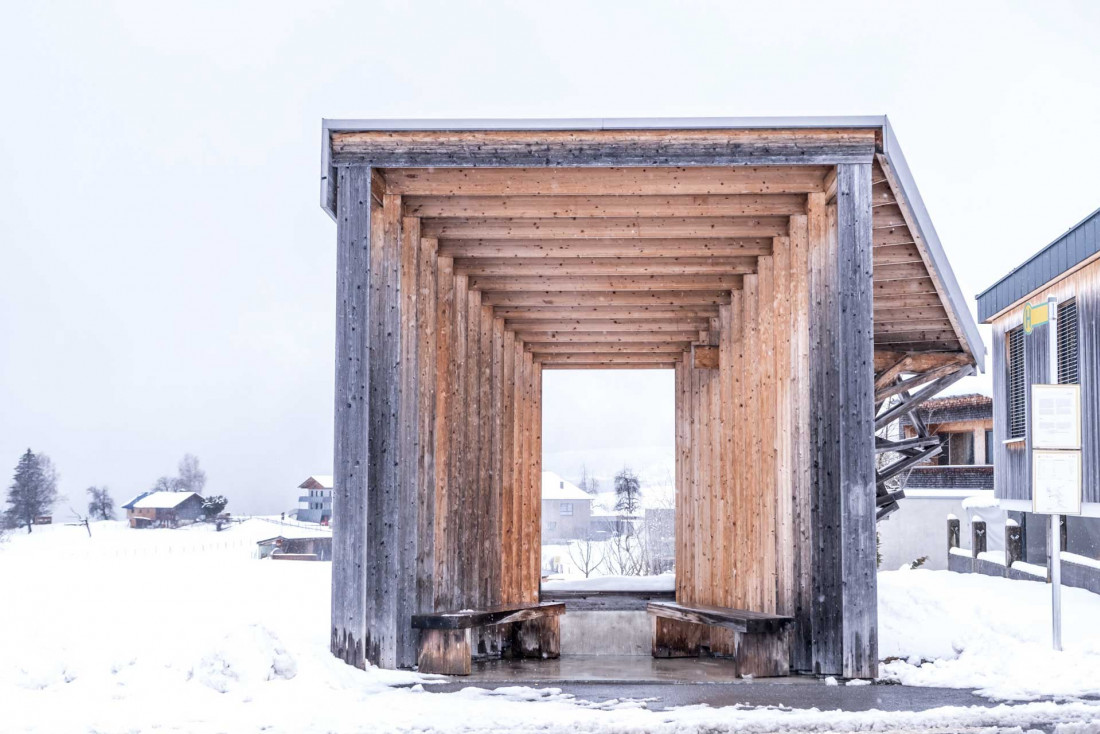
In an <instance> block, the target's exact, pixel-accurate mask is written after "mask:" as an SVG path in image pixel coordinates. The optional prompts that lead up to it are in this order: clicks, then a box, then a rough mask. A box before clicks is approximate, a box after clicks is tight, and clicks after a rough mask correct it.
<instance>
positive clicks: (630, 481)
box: [615, 467, 642, 515]
mask: <svg viewBox="0 0 1100 734" xmlns="http://www.w3.org/2000/svg"><path fill="white" fill-rule="evenodd" d="M641 507H642V485H641V482H640V481H638V476H637V475H636V474H635V473H634V472H632V471H631V470H630V467H623V468H622V470H621V471H620V472H619V473H618V474H616V475H615V511H616V512H623V513H626V514H627V515H635V514H637V513H638V510H640V509H641Z"/></svg>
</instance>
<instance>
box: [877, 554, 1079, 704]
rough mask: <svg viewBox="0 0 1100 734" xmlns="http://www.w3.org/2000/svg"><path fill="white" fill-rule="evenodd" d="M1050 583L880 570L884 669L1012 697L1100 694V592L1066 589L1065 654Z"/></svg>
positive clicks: (894, 675) (891, 676) (902, 678)
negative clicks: (1054, 635)
mask: <svg viewBox="0 0 1100 734" xmlns="http://www.w3.org/2000/svg"><path fill="white" fill-rule="evenodd" d="M1050 606H1051V599H1050V587H1049V586H1048V585H1047V584H1045V583H1040V582H1035V581H1014V580H1010V579H1005V578H997V577H993V576H984V575H981V574H957V573H951V572H949V571H925V570H922V569H914V570H902V571H890V572H885V573H880V574H879V624H880V627H879V654H880V657H882V658H884V659H891V658H896V660H892V661H891V662H888V663H886V664H885V665H884V666H882V676H883V677H884V678H886V679H887V680H893V681H897V682H900V683H904V684H907V685H922V686H944V687H949V688H977V689H980V690H979V693H980V695H984V696H989V697H993V698H1003V699H1025V700H1026V699H1035V698H1038V697H1040V696H1100V635H1097V634H1096V631H1095V621H1096V620H1097V619H1100V596H1098V595H1096V594H1092V593H1090V592H1088V591H1085V590H1083V589H1075V588H1063V589H1062V640H1063V647H1064V652H1055V651H1054V650H1052V649H1051V611H1050Z"/></svg>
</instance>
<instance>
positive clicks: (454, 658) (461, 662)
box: [417, 629, 471, 675]
mask: <svg viewBox="0 0 1100 734" xmlns="http://www.w3.org/2000/svg"><path fill="white" fill-rule="evenodd" d="M470 637H471V635H470V630H469V629H425V630H421V632H420V648H419V652H418V655H417V668H418V669H419V671H420V672H421V673H429V674H436V675H469V674H470V669H471V665H470V660H471V650H470Z"/></svg>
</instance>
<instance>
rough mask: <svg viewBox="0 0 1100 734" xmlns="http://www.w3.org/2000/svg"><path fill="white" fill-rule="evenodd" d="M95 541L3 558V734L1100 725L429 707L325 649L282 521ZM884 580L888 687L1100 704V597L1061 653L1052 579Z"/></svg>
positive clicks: (449, 696) (417, 686)
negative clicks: (1053, 625) (281, 541)
mask: <svg viewBox="0 0 1100 734" xmlns="http://www.w3.org/2000/svg"><path fill="white" fill-rule="evenodd" d="M91 527H92V537H91V538H88V536H87V534H86V531H85V529H84V528H83V527H66V526H44V527H39V528H36V529H35V531H34V533H33V534H31V535H26V534H19V533H16V534H14V535H13V536H12V537H11V538H10V540H9V542H6V543H4V544H2V545H0V587H2V588H4V589H6V590H7V593H6V594H5V598H4V603H3V604H0V650H3V651H4V654H3V657H2V659H0V701H3V709H4V712H3V727H2V728H3V730H4V731H5V732H41V733H47V732H49V733H52V732H61V731H64V732H101V733H104V734H114V733H115V732H119V733H121V732H140V731H149V730H157V731H160V732H196V733H198V734H213V733H214V732H226V731H232V732H235V733H236V732H242V733H244V734H253V733H258V732H261V731H263V732H301V733H303V734H320V733H321V732H334V733H340V732H358V731H371V732H390V731H418V732H436V731H462V732H466V731H509V732H534V731H538V732H568V733H569V734H579V733H583V732H590V733H593V734H604V733H610V732H648V731H656V732H664V733H667V734H673V733H675V734H681V733H687V732H718V731H730V730H738V731H747V732H766V731H778V730H783V731H818V732H821V731H886V730H889V731H898V732H903V731H920V730H924V729H926V728H928V727H937V728H938V729H939V730H941V731H964V730H966V731H970V730H974V731H977V730H980V729H981V728H982V727H994V726H1006V727H1008V726H1011V727H1017V726H1018V727H1022V728H1023V729H1027V728H1029V727H1032V726H1036V725H1040V724H1046V723H1049V722H1051V721H1053V720H1058V721H1062V722H1070V723H1076V724H1080V725H1081V726H1085V724H1087V722H1089V721H1092V720H1097V719H1100V705H1097V704H1096V703H1095V702H1092V703H1089V702H1071V703H1066V704H1062V705H1055V704H1054V703H1051V702H1049V701H1044V702H1035V703H1028V704H1025V705H1023V706H1011V707H1010V706H996V707H993V708H990V709H984V708H979V707H968V708H961V707H952V708H948V707H944V708H940V709H934V710H931V711H926V712H921V713H906V712H882V711H861V712H854V713H845V712H827V713H826V712H821V711H818V710H815V709H809V710H788V709H782V708H756V709H752V708H747V707H725V708H710V707H707V706H689V707H683V708H679V709H672V710H668V711H660V712H655V711H651V710H649V709H648V708H647V704H646V702H645V701H640V700H628V699H623V700H614V701H606V702H602V703H598V704H597V703H591V702H587V701H583V700H578V699H575V698H573V697H572V696H569V695H567V694H563V693H562V692H561V691H560V690H558V689H555V688H540V689H537V690H536V689H532V688H525V687H510V688H503V689H498V690H496V691H488V690H481V689H476V688H472V687H471V688H465V689H463V690H460V691H458V692H456V693H445V694H444V693H432V688H433V683H435V682H438V681H440V680H444V679H442V678H440V677H437V676H421V675H417V674H415V673H411V672H398V671H382V670H378V669H370V670H367V671H360V670H357V669H355V668H351V667H349V666H347V665H344V664H343V663H341V662H340V661H338V660H336V659H335V658H333V657H332V656H331V655H330V654H329V652H328V628H329V598H330V597H329V592H330V589H329V577H330V569H331V567H330V565H329V564H328V563H317V562H314V563H270V562H267V561H258V560H253V559H252V552H253V546H254V543H255V541H256V540H257V539H259V538H263V537H271V536H272V535H275V534H277V530H276V531H274V532H273V528H278V527H279V523H277V522H269V521H265V520H260V519H256V520H249V521H248V522H244V523H241V524H239V525H234V526H232V527H231V528H230V529H229V530H226V531H223V532H221V533H216V532H214V531H213V529H212V528H209V527H208V526H202V527H194V528H183V529H179V530H131V529H129V528H126V527H125V523H121V522H114V523H93V524H92V526H91ZM659 579H660V580H661V581H662V583H664V584H665V585H666V586H667V585H669V584H670V583H671V575H666V576H665V577H659ZM880 579H881V584H880V594H879V603H880V617H881V620H882V623H881V630H880V644H881V651H882V655H883V656H889V657H892V658H899V659H896V660H893V661H891V662H889V663H887V664H886V665H885V666H884V674H885V677H886V678H887V679H889V680H896V681H902V682H906V683H911V684H918V685H954V686H959V687H971V686H976V687H979V688H982V690H983V693H984V694H985V695H1001V696H1012V697H1020V698H1031V697H1034V696H1038V695H1060V696H1083V695H1096V694H1097V693H1100V691H1098V690H1097V689H1098V688H1100V639H1097V636H1096V635H1095V634H1093V633H1092V631H1091V629H1090V627H1089V624H1088V623H1089V622H1090V621H1091V620H1093V619H1096V618H1098V615H1100V597H1098V596H1096V595H1093V594H1089V593H1088V592H1084V591H1082V590H1080V589H1065V590H1064V591H1063V604H1064V609H1065V614H1066V620H1065V630H1064V641H1065V646H1066V649H1067V652H1064V653H1054V652H1052V651H1050V650H1049V635H1050V632H1049V587H1048V586H1047V585H1045V584H1042V583H1033V582H1020V581H1008V580H1005V579H995V578H991V577H985V576H980V575H976V574H968V575H962V574H952V573H947V572H942V571H925V570H920V569H918V570H913V571H896V572H886V573H882V574H880ZM654 580H655V579H652V578H651V579H638V578H636V577H634V578H631V579H628V581H630V582H635V581H636V582H639V583H641V582H643V581H646V582H651V581H654ZM621 581H622V580H620V581H619V583H621ZM590 583H591V584H593V585H596V586H597V587H598V585H599V584H600V583H606V582H605V581H604V580H603V579H592V580H590ZM1008 609H1012V610H1013V613H1012V614H1011V615H1009V614H1006V610H1008ZM922 661H928V662H922ZM746 685H769V684H767V683H763V684H758V683H746ZM1067 731H1069V730H1067ZM1074 731H1087V729H1080V728H1079V729H1075V730H1074Z"/></svg>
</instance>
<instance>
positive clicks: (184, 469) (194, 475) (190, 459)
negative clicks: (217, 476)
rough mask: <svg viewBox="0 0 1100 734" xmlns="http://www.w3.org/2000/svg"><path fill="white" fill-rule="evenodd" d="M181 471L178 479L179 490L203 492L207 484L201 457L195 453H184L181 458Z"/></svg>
mask: <svg viewBox="0 0 1100 734" xmlns="http://www.w3.org/2000/svg"><path fill="white" fill-rule="evenodd" d="M179 472H180V476H179V479H178V480H176V481H177V491H179V492H195V493H197V494H202V490H203V488H204V487H205V486H206V472H204V471H203V470H202V469H200V468H199V457H197V456H195V455H194V454H184V455H183V458H182V459H180V465H179Z"/></svg>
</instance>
